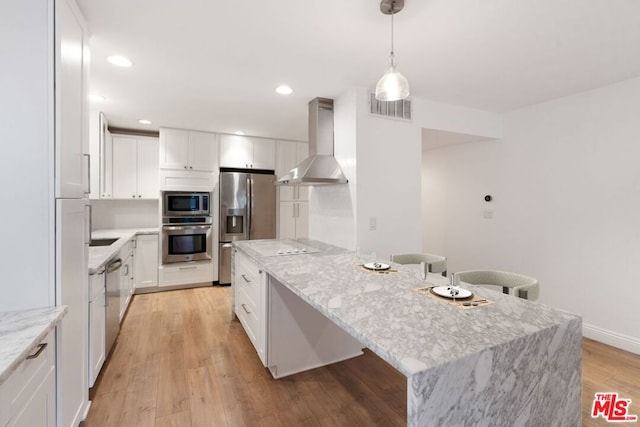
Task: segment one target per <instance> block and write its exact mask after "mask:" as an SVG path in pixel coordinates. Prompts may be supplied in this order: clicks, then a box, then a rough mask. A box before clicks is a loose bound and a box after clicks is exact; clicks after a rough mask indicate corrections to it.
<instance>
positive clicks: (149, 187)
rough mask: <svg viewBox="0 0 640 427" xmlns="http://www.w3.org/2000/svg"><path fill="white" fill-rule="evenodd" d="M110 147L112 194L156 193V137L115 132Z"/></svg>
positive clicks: (138, 195)
mask: <svg viewBox="0 0 640 427" xmlns="http://www.w3.org/2000/svg"><path fill="white" fill-rule="evenodd" d="M112 149H113V169H112V170H113V173H112V182H113V184H112V185H113V198H116V199H157V198H158V197H159V193H160V190H159V186H158V183H159V178H158V139H157V138H147V137H137V136H129V135H116V136H114V137H113V141H112Z"/></svg>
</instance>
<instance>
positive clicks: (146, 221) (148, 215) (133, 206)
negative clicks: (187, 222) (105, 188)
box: [91, 199, 160, 230]
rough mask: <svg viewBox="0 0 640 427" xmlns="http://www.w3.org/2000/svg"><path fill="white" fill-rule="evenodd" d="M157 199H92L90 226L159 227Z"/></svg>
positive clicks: (97, 228) (96, 228) (94, 227)
mask: <svg viewBox="0 0 640 427" xmlns="http://www.w3.org/2000/svg"><path fill="white" fill-rule="evenodd" d="M158 204H159V202H158V200H108V199H102V200H92V201H91V228H92V229H93V230H102V229H107V228H141V227H142V228H146V227H159V226H160V216H159V210H158V209H159V208H158Z"/></svg>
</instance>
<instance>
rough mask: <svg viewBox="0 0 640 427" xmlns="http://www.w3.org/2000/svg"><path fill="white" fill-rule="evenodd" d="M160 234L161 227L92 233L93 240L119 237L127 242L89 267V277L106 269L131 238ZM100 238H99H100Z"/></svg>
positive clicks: (118, 245)
mask: <svg viewBox="0 0 640 427" xmlns="http://www.w3.org/2000/svg"><path fill="white" fill-rule="evenodd" d="M154 234H158V235H159V234H160V227H140V228H103V229H98V230H93V231H92V232H91V236H92V238H108V237H118V238H119V239H122V238H126V239H125V241H123V242H121V243H118V244H117V245H116V246H115V247H114V249H113V251H112V252H111V253H110V254H109V255H108V256H107V257H105V258H104V260H102V261H101V262H99V263H97V264H93V265H89V266H87V269H88V271H89V275H91V274H96V273H97V272H98V270H100V269H101V268H102V267H104V266H105V265H106V264H107V263H108V262H109V260H110V259H111V258H112V257H113V256H114V255H115V254H116V253H117V252H118V251H119V250H120V249H122V247H123V246H124V245H125V244H126V242H128V241H129V240H131V238H133V237H135V236H145V235H154ZM98 236H99V237H98ZM89 258H91V257H89Z"/></svg>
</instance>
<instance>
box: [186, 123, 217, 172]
mask: <svg viewBox="0 0 640 427" xmlns="http://www.w3.org/2000/svg"><path fill="white" fill-rule="evenodd" d="M217 163H218V144H217V140H216V135H215V134H213V133H206V132H189V161H188V166H189V170H197V171H204V172H213V171H215V170H216V169H217V167H218V165H217Z"/></svg>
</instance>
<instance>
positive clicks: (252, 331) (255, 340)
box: [235, 289, 260, 353]
mask: <svg viewBox="0 0 640 427" xmlns="http://www.w3.org/2000/svg"><path fill="white" fill-rule="evenodd" d="M235 304H236V310H235V311H236V315H237V316H238V319H239V320H240V323H242V326H243V327H244V330H245V331H246V333H247V335H248V336H249V339H250V340H251V343H252V344H253V346H254V347H255V349H256V351H258V353H260V345H259V340H260V336H259V329H258V325H259V323H260V322H259V320H258V319H259V317H260V313H259V312H258V311H257V307H256V306H255V305H254V304H253V303H252V302H251V301H250V299H249V297H248V296H247V294H246V292H244V291H243V290H242V289H239V290H237V292H236V301H235Z"/></svg>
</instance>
